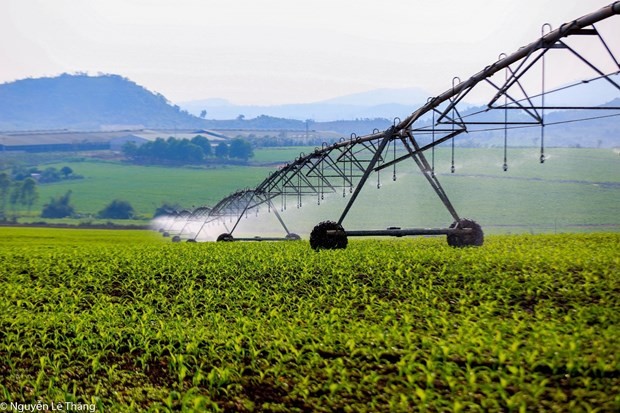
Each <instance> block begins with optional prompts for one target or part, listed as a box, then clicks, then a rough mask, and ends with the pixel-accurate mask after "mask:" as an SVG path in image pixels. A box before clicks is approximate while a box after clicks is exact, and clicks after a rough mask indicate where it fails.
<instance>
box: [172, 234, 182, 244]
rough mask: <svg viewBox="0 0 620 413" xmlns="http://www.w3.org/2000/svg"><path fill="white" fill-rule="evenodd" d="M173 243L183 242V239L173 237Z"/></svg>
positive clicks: (176, 236)
mask: <svg viewBox="0 0 620 413" xmlns="http://www.w3.org/2000/svg"><path fill="white" fill-rule="evenodd" d="M172 242H181V237H179V236H178V235H175V236H174V237H172Z"/></svg>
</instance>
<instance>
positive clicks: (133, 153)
mask: <svg viewBox="0 0 620 413" xmlns="http://www.w3.org/2000/svg"><path fill="white" fill-rule="evenodd" d="M122 152H123V154H124V155H125V156H126V157H127V158H129V159H131V160H133V161H135V162H139V163H185V164H199V163H204V162H206V161H208V160H209V159H210V158H211V159H213V158H216V159H220V160H225V159H238V160H242V161H247V160H248V159H250V158H251V157H253V156H254V151H253V149H252V145H251V144H250V143H249V142H247V141H245V140H243V139H241V138H235V139H232V140H231V141H227V142H224V141H222V142H219V143H218V144H217V145H215V146H213V145H212V144H211V142H210V141H209V140H208V139H207V138H205V137H204V136H200V135H196V136H194V137H193V138H192V139H176V138H173V137H169V138H168V139H163V138H157V139H156V140H154V141H150V142H145V143H143V144H141V145H138V144H137V143H135V142H127V143H126V144H124V145H123V147H122Z"/></svg>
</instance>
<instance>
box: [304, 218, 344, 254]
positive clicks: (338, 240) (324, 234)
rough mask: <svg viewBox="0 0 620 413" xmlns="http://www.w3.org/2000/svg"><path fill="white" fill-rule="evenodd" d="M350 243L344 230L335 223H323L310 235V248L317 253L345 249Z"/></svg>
mask: <svg viewBox="0 0 620 413" xmlns="http://www.w3.org/2000/svg"><path fill="white" fill-rule="evenodd" d="M348 242H349V240H348V239H347V233H346V232H344V228H342V225H340V224H339V223H337V222H334V221H323V222H321V223H319V224H318V225H317V226H315V227H314V228H313V229H312V232H311V233H310V246H311V247H312V249H314V250H315V251H318V250H321V249H325V250H335V249H344V248H346V247H347V244H348Z"/></svg>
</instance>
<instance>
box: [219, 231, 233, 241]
mask: <svg viewBox="0 0 620 413" xmlns="http://www.w3.org/2000/svg"><path fill="white" fill-rule="evenodd" d="M232 240H233V236H232V235H231V234H228V233H226V232H225V233H223V234H220V235H219V236H218V237H217V242H231V241H232Z"/></svg>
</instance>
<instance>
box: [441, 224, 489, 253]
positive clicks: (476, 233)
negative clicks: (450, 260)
mask: <svg viewBox="0 0 620 413" xmlns="http://www.w3.org/2000/svg"><path fill="white" fill-rule="evenodd" d="M450 228H471V229H472V232H470V233H469V234H463V235H457V234H450V235H448V237H447V238H448V245H450V246H451V247H458V248H461V247H480V246H482V244H483V243H484V233H483V232H482V227H481V226H480V225H479V224H478V223H477V222H476V221H474V220H472V219H467V218H463V219H461V220H460V221H455V222H453V223H452V225H450Z"/></svg>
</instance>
